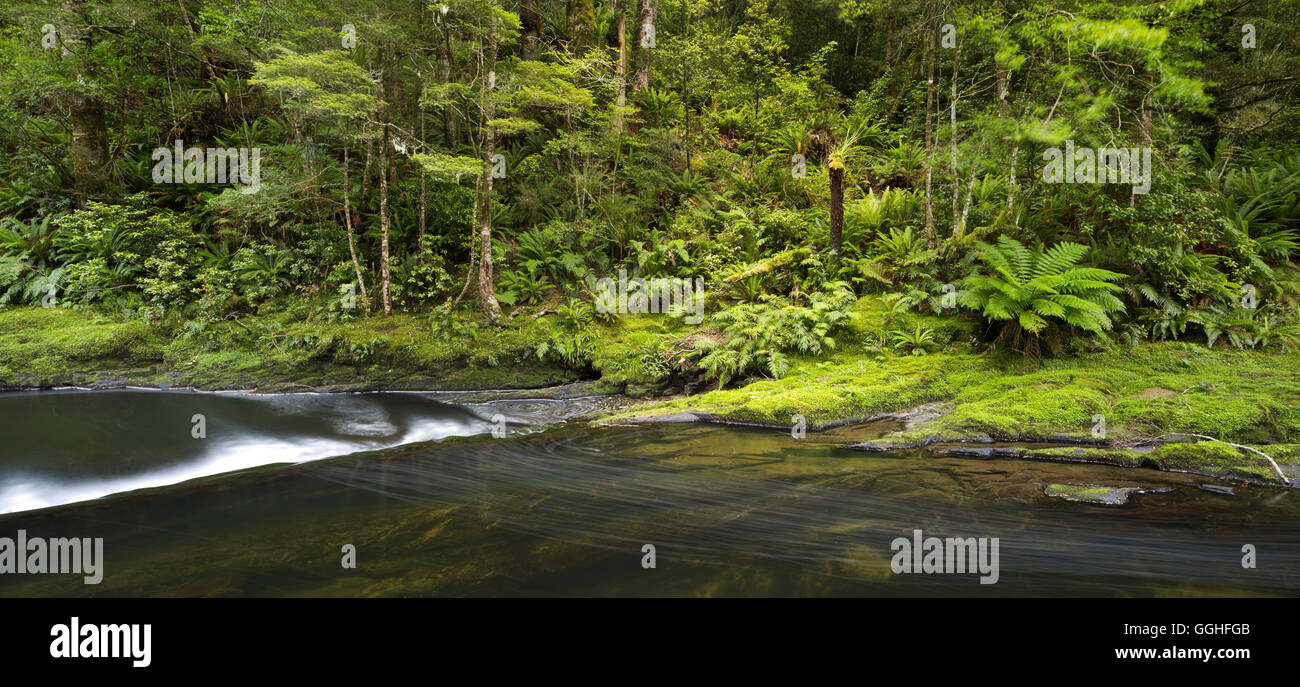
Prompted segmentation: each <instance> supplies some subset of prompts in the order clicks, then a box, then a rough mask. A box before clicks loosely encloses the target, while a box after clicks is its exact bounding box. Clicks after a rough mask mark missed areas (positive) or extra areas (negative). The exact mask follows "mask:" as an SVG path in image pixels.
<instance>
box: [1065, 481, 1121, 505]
mask: <svg viewBox="0 0 1300 687" xmlns="http://www.w3.org/2000/svg"><path fill="white" fill-rule="evenodd" d="M1141 491H1142V490H1141V489H1138V488H1136V487H1104V486H1100V485H1097V484H1049V485H1047V486H1046V487H1044V488H1043V493H1044V494H1047V495H1048V496H1055V497H1056V498H1060V499H1065V500H1066V501H1074V502H1076V503H1095V504H1098V505H1103V506H1122V505H1124V504H1126V503H1128V497H1129V494H1132V493H1134V492H1141Z"/></svg>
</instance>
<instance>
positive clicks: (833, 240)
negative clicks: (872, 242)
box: [830, 161, 844, 265]
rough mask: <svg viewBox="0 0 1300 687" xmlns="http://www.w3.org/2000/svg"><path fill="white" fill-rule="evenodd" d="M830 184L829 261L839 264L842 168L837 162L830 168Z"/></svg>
mask: <svg viewBox="0 0 1300 687" xmlns="http://www.w3.org/2000/svg"><path fill="white" fill-rule="evenodd" d="M830 184H831V236H830V249H831V261H832V262H833V263H834V264H835V265H839V262H840V244H841V243H843V233H842V232H843V228H844V166H843V165H842V164H840V163H839V162H838V161H836V162H832V163H831V166H830Z"/></svg>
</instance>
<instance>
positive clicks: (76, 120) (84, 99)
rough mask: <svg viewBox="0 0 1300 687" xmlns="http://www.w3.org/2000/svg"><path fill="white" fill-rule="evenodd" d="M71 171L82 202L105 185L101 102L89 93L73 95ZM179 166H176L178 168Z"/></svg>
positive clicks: (105, 159) (105, 154) (105, 143)
mask: <svg viewBox="0 0 1300 687" xmlns="http://www.w3.org/2000/svg"><path fill="white" fill-rule="evenodd" d="M70 104H71V110H72V174H73V180H74V183H75V185H76V188H77V197H78V198H79V199H80V200H81V201H82V202H85V200H86V199H88V198H93V197H96V196H99V195H101V194H103V193H104V191H105V190H107V188H108V136H107V133H106V131H105V129H104V105H103V103H102V102H101V101H100V100H99V98H96V97H94V96H91V95H87V94H84V93H78V94H76V95H74V96H73V97H72V102H71V103H70ZM178 169H179V167H178Z"/></svg>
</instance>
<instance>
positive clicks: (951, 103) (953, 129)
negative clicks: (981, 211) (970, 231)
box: [948, 47, 961, 236]
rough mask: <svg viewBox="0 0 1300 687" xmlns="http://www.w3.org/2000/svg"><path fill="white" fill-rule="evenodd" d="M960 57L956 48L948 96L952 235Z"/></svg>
mask: <svg viewBox="0 0 1300 687" xmlns="http://www.w3.org/2000/svg"><path fill="white" fill-rule="evenodd" d="M960 57H961V48H960V47H957V48H956V52H954V53H953V56H952V83H951V84H949V87H950V88H951V91H950V94H949V96H948V124H949V126H948V129H949V135H950V136H951V137H952V235H953V236H956V235H957V234H958V232H959V231H960V230H959V229H958V223H957V194H958V192H959V191H960V189H961V177H960V176H958V175H957V63H958V62H959V59H958V58H960Z"/></svg>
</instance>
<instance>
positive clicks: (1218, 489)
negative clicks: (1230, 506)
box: [1196, 484, 1236, 496]
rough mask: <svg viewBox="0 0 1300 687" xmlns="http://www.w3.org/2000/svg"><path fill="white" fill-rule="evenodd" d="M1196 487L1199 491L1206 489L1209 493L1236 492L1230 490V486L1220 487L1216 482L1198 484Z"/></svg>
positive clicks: (1227, 493) (1231, 493)
mask: <svg viewBox="0 0 1300 687" xmlns="http://www.w3.org/2000/svg"><path fill="white" fill-rule="evenodd" d="M1196 488H1197V489H1200V490H1201V491H1208V492H1210V493H1211V494H1224V495H1225V496H1235V495H1236V492H1235V491H1233V490H1232V487H1221V486H1219V485H1217V484H1198V485H1196Z"/></svg>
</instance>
